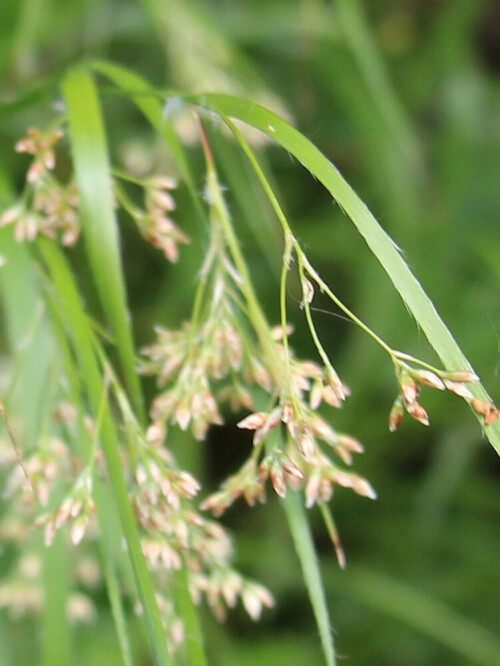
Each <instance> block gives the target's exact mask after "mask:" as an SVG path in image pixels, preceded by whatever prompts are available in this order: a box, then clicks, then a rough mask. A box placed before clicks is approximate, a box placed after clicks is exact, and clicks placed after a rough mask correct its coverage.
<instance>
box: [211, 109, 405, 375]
mask: <svg viewBox="0 0 500 666" xmlns="http://www.w3.org/2000/svg"><path fill="white" fill-rule="evenodd" d="M223 118H224V121H225V122H226V124H227V125H228V127H229V128H230V130H231V131H232V132H233V134H234V136H235V137H236V139H237V140H238V143H239V144H240V146H241V148H242V149H243V152H244V153H245V155H246V156H247V157H248V160H249V161H250V163H251V165H252V167H253V169H254V171H255V173H256V175H257V177H258V179H259V181H260V183H261V185H262V187H263V189H264V191H265V192H266V194H267V196H268V198H269V201H270V202H271V205H272V207H273V209H274V212H275V214H276V216H277V218H278V220H279V222H280V224H281V227H282V229H283V233H284V235H285V238H286V237H287V236H290V237H291V238H293V245H294V249H295V252H296V253H297V258H298V262H299V271H301V273H300V275H301V277H303V269H304V267H305V268H306V269H307V272H308V273H309V274H310V276H311V277H312V278H313V279H314V280H315V282H316V283H317V284H318V286H319V287H320V289H321V290H322V291H324V292H325V293H326V294H328V296H329V297H330V299H331V300H332V301H333V302H334V303H335V305H337V307H338V308H339V309H340V310H342V312H344V313H345V314H346V315H347V316H348V317H349V318H350V319H351V320H352V321H353V322H354V323H355V324H356V325H357V326H359V328H361V329H362V330H363V331H364V332H365V333H366V334H367V335H369V336H370V337H372V338H373V339H374V340H375V342H376V343H377V344H378V345H380V346H381V347H382V349H384V351H386V352H387V353H388V354H389V356H391V358H392V357H393V355H394V352H393V350H392V349H391V348H390V347H389V345H387V344H386V343H385V342H384V341H383V340H382V339H381V338H380V337H379V336H378V335H377V334H376V333H374V332H373V331H372V330H371V329H370V328H369V327H368V326H367V325H366V324H365V323H364V322H362V321H361V319H359V318H358V317H357V316H356V315H355V314H354V313H353V312H352V311H351V310H349V308H348V307H347V306H346V305H344V303H343V302H342V301H341V300H340V299H339V298H337V296H336V295H335V294H334V293H333V292H332V290H331V289H330V287H329V286H328V285H327V284H326V282H324V281H323V280H322V278H321V277H320V276H319V274H318V273H317V272H316V270H315V269H314V267H313V266H312V265H311V263H310V262H309V260H308V259H307V256H306V254H305V253H304V251H303V250H302V248H301V247H300V245H299V243H298V241H297V240H296V238H295V236H294V235H293V232H292V230H291V227H290V224H289V222H288V220H287V218H286V215H285V213H284V212H283V209H282V208H281V206H280V203H279V201H278V199H277V197H276V195H275V194H274V192H273V190H272V188H271V186H270V184H269V181H268V179H267V177H266V175H265V174H264V172H263V170H262V168H261V166H260V164H259V162H258V160H257V158H256V156H255V153H254V151H253V150H252V149H251V148H250V145H249V144H248V141H246V139H245V138H244V137H243V135H242V134H241V132H240V131H239V130H238V128H237V127H236V125H235V124H234V123H232V122H231V121H230V119H229V118H228V117H227V116H223ZM305 306H306V317H307V314H308V312H307V310H308V307H307V304H305ZM308 324H309V326H310V330H311V334H312V335H313V340H314V342H315V344H316V347H317V349H318V352H319V354H320V356H321V357H322V358H323V360H324V361H325V365H330V361H329V360H328V357H326V358H325V352H324V349H323V347H322V345H321V343H320V341H319V339H318V336H317V335H316V331H315V329H314V326H312V328H311V325H312V320H311V317H310V312H309V317H308Z"/></svg>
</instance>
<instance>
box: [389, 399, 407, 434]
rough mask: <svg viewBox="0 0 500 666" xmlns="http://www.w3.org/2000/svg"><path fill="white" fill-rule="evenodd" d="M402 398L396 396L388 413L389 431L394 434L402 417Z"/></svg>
mask: <svg viewBox="0 0 500 666" xmlns="http://www.w3.org/2000/svg"><path fill="white" fill-rule="evenodd" d="M404 413H405V412H404V407H403V396H402V395H398V397H397V398H396V400H395V401H394V404H393V405H392V409H391V411H390V413H389V430H390V431H391V432H394V431H395V430H397V429H398V428H399V426H400V425H401V421H402V420H403V417H404Z"/></svg>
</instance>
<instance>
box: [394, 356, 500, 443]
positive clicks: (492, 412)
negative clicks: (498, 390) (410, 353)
mask: <svg viewBox="0 0 500 666" xmlns="http://www.w3.org/2000/svg"><path fill="white" fill-rule="evenodd" d="M396 377H397V380H398V384H399V388H400V393H399V395H398V396H397V397H396V400H395V401H394V404H393V406H392V409H391V411H390V414H389V429H390V430H391V432H394V431H395V430H397V428H398V427H399V425H400V424H401V421H402V420H403V417H404V413H405V411H406V412H408V414H410V416H412V417H413V418H414V419H415V420H417V421H419V422H420V423H422V424H423V425H429V416H428V414H427V412H426V410H425V408H424V407H423V406H422V405H421V404H420V403H419V402H418V400H417V398H418V397H419V395H420V392H421V389H422V386H429V387H431V388H434V389H437V390H438V391H446V390H448V391H451V393H454V394H455V395H458V396H459V397H461V398H463V399H464V400H466V402H468V403H469V404H470V405H471V407H472V408H473V409H474V411H475V412H476V413H477V414H480V415H481V416H483V417H484V422H485V424H486V425H490V424H491V423H493V422H494V421H496V420H497V419H498V418H499V417H500V411H499V410H498V409H497V408H496V407H495V405H494V404H493V403H492V402H489V401H488V402H486V401H483V400H480V399H479V398H474V395H473V394H472V392H471V391H470V389H469V388H468V387H467V386H466V384H468V383H472V382H477V381H479V377H478V376H477V375H476V374H474V373H473V372H468V371H465V370H458V371H451V372H448V371H442V370H436V371H431V370H423V369H421V368H413V367H411V366H410V365H408V364H407V363H404V362H403V361H401V360H398V361H397V363H396Z"/></svg>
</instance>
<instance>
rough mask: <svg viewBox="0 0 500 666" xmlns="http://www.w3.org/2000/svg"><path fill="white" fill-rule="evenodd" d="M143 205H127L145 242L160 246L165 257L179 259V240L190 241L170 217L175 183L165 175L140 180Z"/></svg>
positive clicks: (173, 204) (172, 209)
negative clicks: (141, 206) (138, 206)
mask: <svg viewBox="0 0 500 666" xmlns="http://www.w3.org/2000/svg"><path fill="white" fill-rule="evenodd" d="M141 184H142V186H143V188H144V203H145V209H144V210H139V209H138V208H136V207H135V206H134V207H133V208H130V207H129V212H130V214H131V215H132V217H133V218H134V220H135V222H136V224H137V227H138V228H139V231H140V232H141V234H142V236H143V237H144V238H145V240H146V241H147V242H148V243H151V245H153V246H154V247H157V248H159V249H160V250H161V251H162V252H163V254H164V255H165V257H166V258H167V259H168V260H169V261H171V262H172V263H175V262H176V261H178V259H179V247H178V246H179V244H181V243H189V238H188V236H186V234H185V233H184V232H182V231H181V230H180V229H179V227H178V226H177V225H176V224H175V223H174V221H173V220H172V217H171V213H172V211H174V210H175V207H176V205H175V200H174V198H173V196H172V194H171V193H170V191H171V190H172V189H174V188H175V187H176V186H177V183H176V181H175V180H174V179H173V178H170V177H168V176H152V177H150V178H147V179H145V180H144V181H143V182H142V183H141Z"/></svg>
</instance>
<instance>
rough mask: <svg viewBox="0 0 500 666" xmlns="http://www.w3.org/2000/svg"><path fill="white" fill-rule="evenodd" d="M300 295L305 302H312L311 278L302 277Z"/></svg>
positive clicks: (312, 288)
mask: <svg viewBox="0 0 500 666" xmlns="http://www.w3.org/2000/svg"><path fill="white" fill-rule="evenodd" d="M302 295H303V298H304V302H305V303H312V300H313V298H314V287H313V284H312V282H311V280H308V279H307V278H303V279H302Z"/></svg>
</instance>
